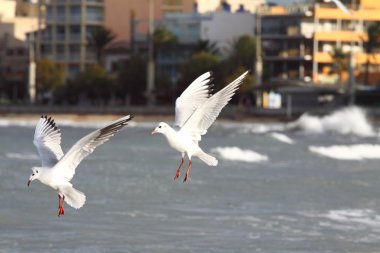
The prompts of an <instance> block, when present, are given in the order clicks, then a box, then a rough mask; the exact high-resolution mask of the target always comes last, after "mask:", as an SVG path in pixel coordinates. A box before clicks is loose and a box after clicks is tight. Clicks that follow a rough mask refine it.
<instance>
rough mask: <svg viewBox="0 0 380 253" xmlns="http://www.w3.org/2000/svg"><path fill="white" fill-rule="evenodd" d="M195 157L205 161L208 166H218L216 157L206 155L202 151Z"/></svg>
mask: <svg viewBox="0 0 380 253" xmlns="http://www.w3.org/2000/svg"><path fill="white" fill-rule="evenodd" d="M195 155H196V156H198V157H199V159H201V160H202V161H204V162H205V163H206V164H207V165H208V166H216V165H218V160H216V158H215V157H213V156H210V155H209V154H206V153H205V152H203V151H202V150H201V151H199V152H197V153H196V154H195Z"/></svg>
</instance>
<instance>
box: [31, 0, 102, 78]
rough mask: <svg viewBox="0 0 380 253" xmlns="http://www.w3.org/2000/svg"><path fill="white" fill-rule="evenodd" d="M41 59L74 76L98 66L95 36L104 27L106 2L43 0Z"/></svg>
mask: <svg viewBox="0 0 380 253" xmlns="http://www.w3.org/2000/svg"><path fill="white" fill-rule="evenodd" d="M40 5H41V6H40V10H41V13H40V17H41V23H44V26H45V29H44V30H42V31H41V35H39V36H38V37H39V38H40V39H39V40H40V47H39V48H40V50H41V57H42V58H48V59H51V60H52V61H54V62H56V63H59V64H61V65H62V66H65V68H66V73H67V74H68V76H69V77H70V76H73V75H75V74H76V73H78V72H79V71H81V70H83V69H84V68H85V67H86V66H87V65H89V64H92V63H95V62H96V54H95V51H94V48H92V47H91V46H90V45H89V37H90V36H91V34H92V33H93V32H94V31H95V30H96V29H98V28H99V27H102V26H103V25H104V1H103V0H40Z"/></svg>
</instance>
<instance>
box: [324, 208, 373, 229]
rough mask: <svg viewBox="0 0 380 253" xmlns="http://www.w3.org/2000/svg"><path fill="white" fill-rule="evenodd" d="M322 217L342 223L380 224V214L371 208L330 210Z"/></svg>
mask: <svg viewBox="0 0 380 253" xmlns="http://www.w3.org/2000/svg"><path fill="white" fill-rule="evenodd" d="M322 217H325V218H328V219H330V220H333V221H338V222H342V223H359V224H363V225H368V226H380V216H379V215H378V214H376V212H375V211H374V210H371V209H342V210H330V211H329V212H327V213H326V214H324V215H322Z"/></svg>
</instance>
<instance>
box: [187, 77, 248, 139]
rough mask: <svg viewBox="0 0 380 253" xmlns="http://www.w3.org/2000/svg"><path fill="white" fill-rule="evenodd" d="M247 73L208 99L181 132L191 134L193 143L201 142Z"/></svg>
mask: <svg viewBox="0 0 380 253" xmlns="http://www.w3.org/2000/svg"><path fill="white" fill-rule="evenodd" d="M247 73H248V71H246V72H245V73H244V74H242V75H241V76H239V77H238V78H236V79H235V80H234V81H233V82H231V83H230V84H228V85H227V86H226V87H224V88H223V89H222V90H220V91H219V92H217V93H215V94H214V95H212V96H211V97H210V98H208V99H207V100H206V101H205V102H204V103H203V104H202V105H201V106H200V107H199V108H197V109H196V110H195V112H194V113H193V115H191V117H190V118H189V120H188V121H187V122H186V123H185V125H184V126H183V127H182V128H181V130H180V131H182V132H186V133H188V134H190V135H191V136H192V139H193V141H195V142H198V141H200V140H201V135H204V134H206V132H207V129H208V128H209V127H210V126H211V125H212V123H214V121H215V120H216V118H217V117H218V115H219V114H220V112H221V111H222V109H223V107H224V106H226V105H227V103H228V101H230V100H231V98H232V96H233V95H234V94H235V91H236V90H237V89H238V88H239V85H240V84H241V82H242V81H243V79H244V77H245V76H246V75H247Z"/></svg>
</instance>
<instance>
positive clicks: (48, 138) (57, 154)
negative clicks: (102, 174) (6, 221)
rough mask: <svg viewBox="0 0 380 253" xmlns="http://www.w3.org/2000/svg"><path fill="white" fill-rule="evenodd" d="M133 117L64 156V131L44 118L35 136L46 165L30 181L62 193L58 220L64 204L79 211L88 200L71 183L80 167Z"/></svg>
mask: <svg viewBox="0 0 380 253" xmlns="http://www.w3.org/2000/svg"><path fill="white" fill-rule="evenodd" d="M131 119H132V117H131V116H130V115H128V116H125V117H123V118H120V119H118V120H116V121H115V122H113V123H112V124H110V125H108V126H105V127H103V128H101V129H98V130H96V131H93V132H92V133H90V134H88V135H86V136H85V137H83V138H82V139H80V140H79V141H77V142H76V143H75V144H74V146H72V147H71V149H70V150H69V151H68V152H67V153H66V154H65V155H64V154H63V152H62V148H61V131H60V130H59V128H58V127H57V126H56V124H55V122H54V120H53V119H52V118H51V117H49V118H48V117H47V116H46V115H45V116H41V118H40V120H39V122H38V123H37V126H36V131H35V133H34V140H33V144H34V145H35V146H36V148H37V150H38V153H39V154H40V158H41V161H42V167H33V168H32V171H33V172H32V174H31V175H30V177H29V180H28V186H29V185H30V183H31V182H32V181H33V180H35V179H37V180H39V181H40V182H41V183H43V184H45V185H47V186H50V187H51V188H53V189H54V190H56V191H57V192H58V216H61V215H63V214H64V213H65V209H64V202H65V201H66V203H67V204H69V205H70V206H72V207H74V208H76V209H79V208H81V207H82V206H83V205H84V203H85V201H86V196H85V195H84V194H83V193H82V192H80V191H78V190H76V189H74V188H73V185H72V184H71V183H70V180H71V179H72V178H73V176H74V174H75V169H76V167H77V166H78V165H79V163H80V162H81V161H82V160H83V159H84V158H85V157H86V156H88V155H89V154H91V153H92V152H93V151H94V149H95V148H96V147H97V146H99V145H101V144H103V143H104V142H106V141H108V140H109V139H110V138H111V137H112V136H113V135H114V134H115V133H116V132H117V131H119V130H120V129H122V128H123V127H124V126H126V125H127V122H128V121H130V120H131Z"/></svg>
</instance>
